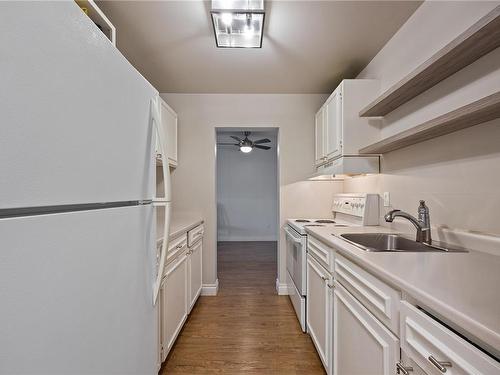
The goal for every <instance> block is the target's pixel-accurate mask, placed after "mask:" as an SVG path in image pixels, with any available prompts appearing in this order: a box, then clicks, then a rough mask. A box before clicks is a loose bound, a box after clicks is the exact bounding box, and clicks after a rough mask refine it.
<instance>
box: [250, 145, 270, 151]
mask: <svg viewBox="0 0 500 375" xmlns="http://www.w3.org/2000/svg"><path fill="white" fill-rule="evenodd" d="M253 147H255V148H260V149H261V150H269V149H270V148H271V147H269V146H260V145H255V146H253Z"/></svg>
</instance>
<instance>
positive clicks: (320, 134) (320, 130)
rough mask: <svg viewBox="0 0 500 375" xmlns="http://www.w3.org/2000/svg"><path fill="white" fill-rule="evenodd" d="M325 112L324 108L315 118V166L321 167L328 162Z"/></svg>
mask: <svg viewBox="0 0 500 375" xmlns="http://www.w3.org/2000/svg"><path fill="white" fill-rule="evenodd" d="M324 113H325V111H324V107H321V109H320V110H319V111H318V113H316V116H315V118H314V134H315V137H314V140H315V144H314V150H315V157H314V160H315V164H316V165H321V164H323V163H324V162H325V161H326V156H325V114H324Z"/></svg>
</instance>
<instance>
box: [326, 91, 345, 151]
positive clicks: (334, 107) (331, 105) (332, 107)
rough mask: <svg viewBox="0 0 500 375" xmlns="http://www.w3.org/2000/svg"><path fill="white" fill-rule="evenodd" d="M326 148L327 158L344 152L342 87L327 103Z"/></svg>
mask: <svg viewBox="0 0 500 375" xmlns="http://www.w3.org/2000/svg"><path fill="white" fill-rule="evenodd" d="M325 115H326V124H327V126H326V127H325V135H326V137H325V138H326V142H325V145H326V150H325V154H326V157H327V159H333V158H335V157H337V156H340V155H341V154H342V93H341V90H340V89H337V90H335V91H334V93H333V94H332V95H331V96H330V98H328V100H327V101H326V103H325Z"/></svg>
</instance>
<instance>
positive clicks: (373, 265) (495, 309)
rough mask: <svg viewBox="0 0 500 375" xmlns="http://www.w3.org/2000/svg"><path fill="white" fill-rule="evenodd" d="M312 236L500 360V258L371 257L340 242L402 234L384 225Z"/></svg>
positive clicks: (317, 231)
mask: <svg viewBox="0 0 500 375" xmlns="http://www.w3.org/2000/svg"><path fill="white" fill-rule="evenodd" d="M307 232H308V233H309V234H311V235H313V236H314V237H316V238H318V239H320V240H322V241H323V242H325V243H327V244H328V245H330V246H332V247H334V248H335V249H336V250H338V251H339V253H341V254H342V255H344V256H346V257H348V258H349V259H351V260H352V261H354V262H355V263H357V264H359V265H360V266H362V267H363V268H365V269H366V270H368V271H370V272H371V273H374V274H376V275H378V276H379V277H380V278H381V279H383V280H385V281H386V282H388V283H389V284H392V285H393V286H394V287H395V288H396V289H399V290H402V291H404V292H407V293H408V294H409V295H411V296H412V297H413V298H415V299H416V300H418V301H419V302H420V303H421V304H422V307H426V308H427V310H429V311H430V312H431V313H434V315H436V316H437V317H439V318H440V319H442V320H443V321H446V322H447V323H449V324H450V325H451V326H452V327H453V328H455V329H457V330H458V331H461V333H463V334H464V335H466V336H468V337H469V338H471V339H472V340H473V341H476V342H478V344H479V345H480V346H483V347H484V348H485V349H486V350H488V351H490V352H492V353H493V354H495V355H497V356H500V255H494V254H489V253H484V252H479V251H470V252H468V253H434V252H427V253H388V252H385V253H376V252H367V251H364V250H361V249H360V248H358V247H356V246H354V245H352V244H350V243H348V242H346V241H344V240H343V239H342V238H341V237H340V235H341V234H343V233H391V232H392V233H397V232H395V231H391V230H390V229H388V228H385V227H380V226H374V227H349V228H345V227H342V228H340V227H339V228H332V227H308V228H307Z"/></svg>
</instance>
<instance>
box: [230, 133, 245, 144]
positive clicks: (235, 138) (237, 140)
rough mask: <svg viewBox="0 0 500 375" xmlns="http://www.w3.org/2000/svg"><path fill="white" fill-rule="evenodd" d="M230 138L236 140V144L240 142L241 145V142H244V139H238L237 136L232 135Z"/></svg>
mask: <svg viewBox="0 0 500 375" xmlns="http://www.w3.org/2000/svg"><path fill="white" fill-rule="evenodd" d="M230 137H231V138H233V139H234V140H236V142H240V143H241V142H243V140H242V139H240V138H238V137H237V136H235V135H230Z"/></svg>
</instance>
